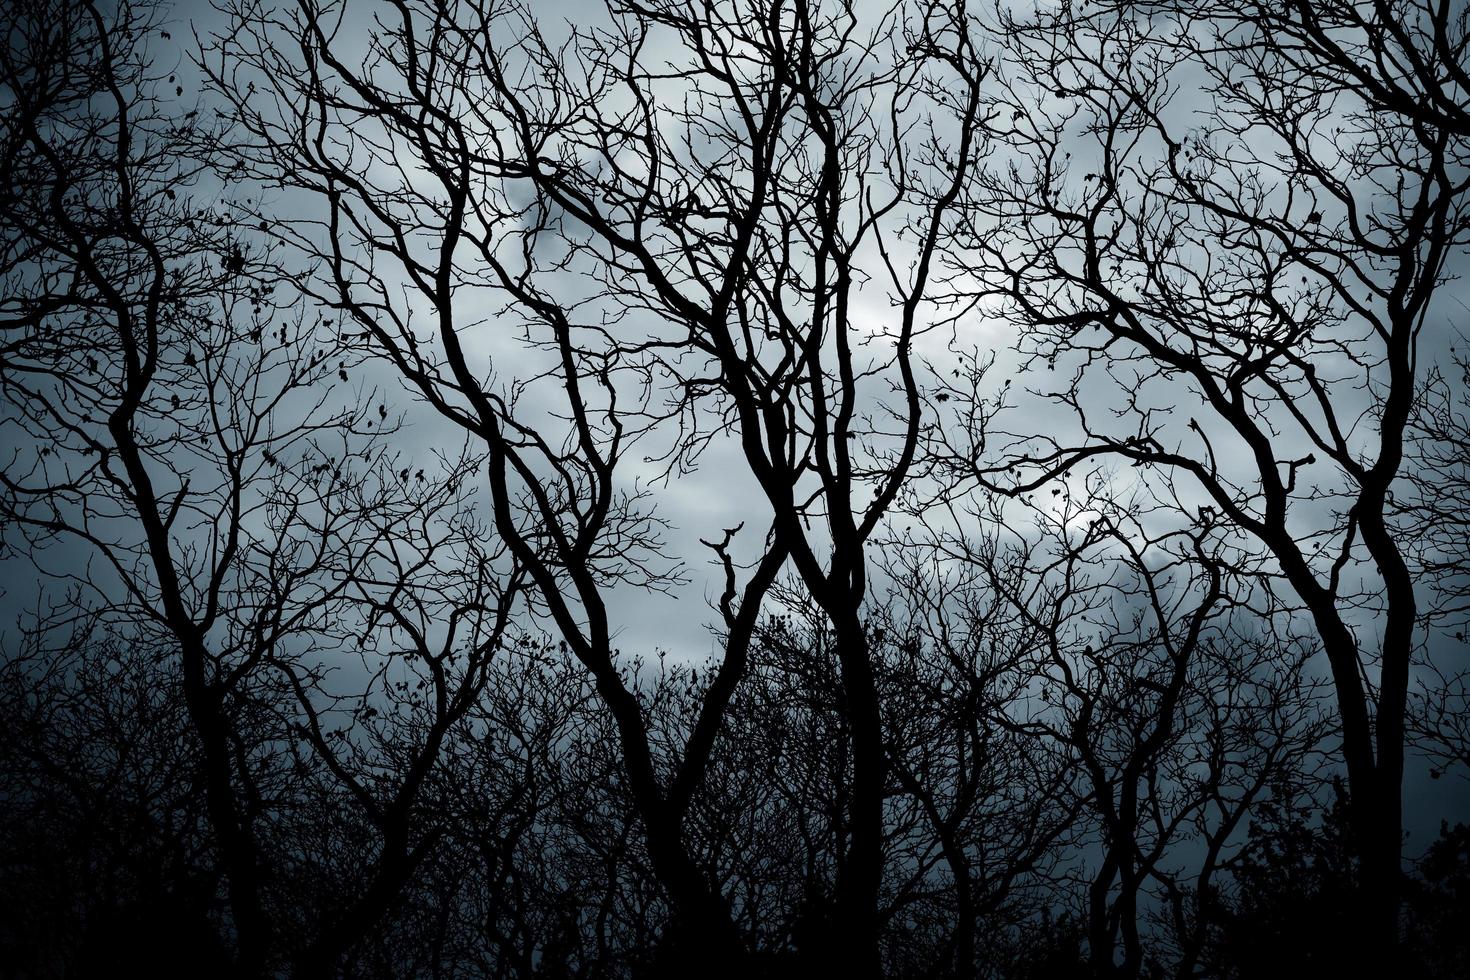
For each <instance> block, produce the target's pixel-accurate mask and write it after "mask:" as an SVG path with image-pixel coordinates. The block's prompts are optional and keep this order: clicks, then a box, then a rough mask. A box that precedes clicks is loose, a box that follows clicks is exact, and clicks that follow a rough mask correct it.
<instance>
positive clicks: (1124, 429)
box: [956, 4, 1467, 957]
mask: <svg viewBox="0 0 1470 980" xmlns="http://www.w3.org/2000/svg"><path fill="white" fill-rule="evenodd" d="M1385 6H1386V5H1385ZM1173 9H1174V10H1175V11H1176V13H1178V14H1180V15H1179V16H1173V17H1171V16H1159V17H1155V18H1154V19H1150V18H1149V15H1148V13H1147V11H1141V10H1134V9H1131V8H1130V9H1126V10H1125V9H1113V8H1104V9H1102V10H1101V11H1100V12H1098V13H1096V14H1093V13H1088V14H1086V15H1083V14H1081V13H1078V12H1075V11H1073V10H1071V9H1070V8H1067V9H1064V10H1063V11H1061V12H1060V13H1058V14H1056V15H1055V16H1050V15H1048V16H1046V17H1040V18H1038V19H1037V20H1035V21H1034V22H1030V23H1021V22H1013V23H1010V24H1009V25H1008V28H1007V34H1008V36H1009V38H1010V40H1011V43H1012V45H1013V50H1015V52H1016V58H1015V64H1016V66H1017V68H1016V75H1015V78H1014V81H1013V84H1012V87H1011V91H1010V94H1009V95H1008V96H1007V100H1008V101H1009V102H1010V104H1012V105H1014V106H1016V108H1015V110H1014V112H1013V113H1012V114H1011V117H1010V118H1011V129H1010V134H1009V135H1008V136H1007V137H1006V138H1005V141H1006V143H1007V144H1008V145H1009V147H1010V152H1011V153H1012V154H1014V155H1015V157H1016V158H1018V159H1019V160H1020V161H1022V162H1021V163H1020V164H1019V165H1018V166H1017V167H1015V168H1013V169H1012V170H1011V171H1009V172H1008V173H1007V172H1003V171H997V172H995V173H994V174H992V175H990V176H988V177H987V179H985V180H984V181H981V182H979V184H978V186H977V190H976V198H975V201H976V209H977V210H976V212H975V214H976V224H975V227H974V231H973V232H972V235H971V243H972V245H973V246H974V247H975V251H974V253H973V256H972V259H970V260H965V261H962V262H961V263H960V265H961V266H963V267H964V271H963V272H962V273H961V274H962V276H973V277H974V279H972V280H971V281H972V282H978V283H980V285H978V286H960V288H961V289H963V290H964V291H965V292H966V293H967V294H969V295H973V296H978V297H993V298H996V299H999V300H1000V301H1001V302H1002V303H1004V304H1006V309H1007V310H1008V311H1009V312H1010V313H1011V314H1012V315H1014V316H1015V317H1016V318H1017V319H1018V320H1019V321H1020V322H1022V323H1023V324H1025V325H1026V328H1027V332H1026V334H1025V337H1026V340H1025V348H1026V350H1027V351H1028V352H1029V355H1030V359H1029V361H1028V363H1030V364H1032V365H1036V366H1038V367H1045V368H1047V369H1050V370H1055V371H1057V372H1058V373H1059V374H1060V376H1061V380H1060V382H1059V383H1058V384H1055V385H1048V386H1045V387H1044V388H1043V389H1042V390H1043V391H1044V392H1045V393H1046V394H1047V395H1049V396H1050V398H1051V399H1052V400H1053V401H1054V402H1057V403H1059V404H1060V405H1061V406H1063V407H1064V408H1066V409H1067V410H1068V411H1069V412H1070V413H1071V415H1072V418H1073V419H1074V420H1075V429H1076V433H1077V435H1076V438H1075V439H1069V438H1068V437H1065V436H1064V437H1057V438H1049V439H1029V440H1028V439H1027V438H1025V436H1026V435H1029V434H1023V436H1022V437H1021V438H1019V439H1017V440H1016V441H1014V442H1012V443H1011V444H1010V446H1009V447H1008V450H1007V453H1008V455H1010V456H1012V461H1013V462H1014V463H1015V464H1017V465H1019V466H1020V467H1021V468H1022V469H1023V470H1025V471H1026V472H1025V474H1024V475H1022V476H1019V477H1017V478H1016V479H1015V481H1014V482H1010V483H1007V482H1006V481H1004V480H996V479H994V475H995V472H996V471H987V470H986V469H985V467H984V466H983V465H982V466H975V465H973V464H970V463H968V462H966V461H965V460H956V463H957V465H958V467H959V469H960V470H964V469H966V468H968V469H969V470H970V471H971V473H972V475H973V476H974V477H975V478H976V479H979V480H981V481H982V482H985V483H989V484H992V485H994V484H1004V487H1005V489H1006V490H1007V492H1018V491H1025V490H1029V489H1031V488H1034V487H1039V486H1041V485H1042V484H1044V483H1046V482H1048V481H1050V480H1053V479H1055V478H1057V477H1059V476H1061V475H1063V474H1065V473H1067V472H1069V471H1071V470H1073V469H1075V468H1076V467H1077V466H1078V465H1079V464H1081V463H1083V462H1084V461H1085V460H1088V459H1092V458H1095V457H1096V456H1098V455H1099V454H1108V455H1110V456H1112V457H1115V458H1119V459H1122V460H1124V461H1128V462H1131V463H1133V464H1134V465H1135V467H1137V468H1138V469H1137V470H1136V473H1137V475H1138V478H1139V479H1140V480H1142V481H1150V482H1152V483H1153V484H1154V486H1155V487H1156V488H1157V487H1158V485H1159V482H1160V481H1164V482H1165V484H1166V486H1165V487H1164V488H1163V489H1161V490H1160V491H1159V492H1160V493H1161V496H1162V499H1164V500H1171V501H1173V502H1175V503H1176V505H1177V506H1176V507H1175V511H1176V513H1175V516H1174V518H1173V519H1174V520H1175V521H1176V522H1188V523H1189V524H1193V525H1195V526H1198V527H1201V528H1211V527H1213V528H1215V529H1216V530H1215V531H1214V532H1213V533H1214V534H1216V535H1219V536H1220V539H1221V541H1222V543H1223V542H1225V541H1227V540H1228V541H1229V542H1230V543H1231V545H1232V546H1233V547H1235V548H1236V549H1238V551H1237V555H1236V557H1234V558H1231V559H1229V564H1230V565H1231V566H1232V567H1234V568H1236V569H1238V570H1239V571H1240V572H1242V573H1245V572H1249V571H1250V570H1252V569H1253V570H1255V572H1256V573H1258V574H1261V575H1264V576H1266V577H1267V578H1268V579H1270V580H1271V581H1272V582H1274V583H1279V584H1280V585H1281V586H1282V587H1283V595H1288V596H1295V598H1296V601H1298V602H1299V603H1300V608H1301V613H1302V615H1304V616H1306V617H1308V618H1309V619H1310V620H1311V621H1312V622H1313V623H1314V625H1315V629H1316V632H1317V636H1318V639H1319V642H1320V644H1321V648H1322V651H1323V653H1324V655H1325V657H1326V660H1327V663H1328V666H1329V669H1330V671H1331V675H1332V678H1333V684H1334V688H1335V694H1336V700H1337V705H1338V714H1339V718H1340V720H1341V725H1342V737H1341V752H1342V759H1343V761H1344V763H1345V765H1346V768H1347V770H1348V778H1349V783H1350V790H1351V794H1352V799H1353V807H1354V812H1355V814H1356V816H1355V819H1354V827H1355V833H1356V834H1357V840H1358V844H1359V847H1360V850H1361V853H1362V855H1363V866H1362V868H1363V871H1362V873H1363V875H1364V877H1365V881H1366V883H1367V886H1368V887H1367V892H1366V894H1368V895H1369V896H1371V897H1372V898H1373V900H1374V901H1376V902H1378V903H1379V907H1378V910H1377V913H1376V919H1375V921H1376V922H1377V926H1376V932H1375V937H1374V939H1373V942H1374V944H1376V948H1377V950H1378V953H1376V954H1375V955H1379V956H1384V957H1392V955H1393V953H1392V952H1391V951H1392V950H1393V949H1394V943H1395V940H1394V936H1395V933H1396V922H1397V908H1398V900H1397V898H1396V895H1397V883H1398V880H1399V875H1400V870H1399V860H1400V859H1399V854H1400V849H1401V846H1402V807H1401V784H1402V780H1403V770H1404V752H1405V744H1406V740H1405V709H1406V704H1407V697H1408V687H1409V674H1410V662H1411V660H1412V659H1413V657H1414V655H1415V652H1416V650H1417V649H1418V648H1419V646H1420V644H1421V643H1422V638H1423V637H1422V634H1421V633H1419V632H1418V624H1419V600H1418V597H1417V595H1416V588H1415V582H1414V577H1413V573H1412V570H1411V568H1410V565H1409V562H1408V556H1407V553H1406V542H1405V540H1404V539H1403V537H1402V536H1401V535H1399V534H1396V533H1395V529H1394V524H1393V521H1392V520H1391V516H1392V510H1391V505H1390V503H1389V494H1390V489H1391V487H1392V486H1393V485H1394V483H1395V481H1396V480H1398V479H1399V478H1400V476H1401V474H1402V472H1403V469H1404V460H1405V449H1406V437H1407V428H1408V424H1409V420H1410V418H1411V416H1412V413H1413V407H1414V404H1415V400H1416V396H1417V392H1418V379H1417V376H1416V364H1417V358H1418V349H1419V343H1420V338H1421V336H1422V334H1423V332H1424V330H1425V329H1426V327H1427V326H1428V325H1431V324H1433V323H1434V322H1435V319H1436V317H1437V316H1440V315H1442V314H1440V313H1439V312H1438V308H1437V307H1436V305H1435V302H1434V301H1435V296H1436V294H1437V292H1438V290H1439V287H1440V285H1441V284H1442V283H1443V281H1444V280H1445V278H1446V275H1447V273H1448V271H1449V268H1450V266H1449V263H1450V262H1451V261H1452V260H1453V258H1454V257H1455V256H1458V255H1459V254H1461V251H1462V249H1463V246H1464V244H1465V240H1466V230H1467V229H1466V211H1465V205H1466V197H1465V182H1464V173H1463V169H1462V167H1461V166H1460V163H1461V162H1462V160H1463V152H1464V150H1463V137H1462V135H1461V134H1460V133H1459V132H1458V130H1457V129H1456V128H1454V127H1453V125H1451V123H1450V121H1449V120H1448V117H1445V116H1444V115H1443V112H1442V111H1440V110H1445V108H1446V104H1444V103H1442V101H1441V100H1439V99H1438V98H1437V97H1436V98H1435V99H1423V100H1420V101H1421V102H1423V103H1428V104H1431V105H1435V106H1438V110H1437V113H1438V114H1436V113H1429V114H1428V115H1426V114H1425V113H1421V112H1415V113H1402V112H1398V111H1396V110H1395V111H1393V112H1389V113H1385V112H1382V111H1379V110H1380V108H1381V107H1383V106H1385V105H1386V103H1385V102H1384V101H1383V100H1384V98H1386V93H1387V89H1385V88H1383V86H1381V85H1377V84H1368V83H1365V82H1364V81H1363V80H1362V79H1361V78H1360V77H1359V76H1361V75H1362V74H1363V73H1368V74H1369V75H1370V76H1372V75H1373V73H1375V72H1390V71H1392V70H1393V69H1391V68H1390V67H1389V66H1390V65H1391V64H1392V63H1393V62H1392V58H1394V57H1397V56H1398V55H1390V54H1389V53H1388V51H1389V50H1390V49H1392V50H1394V51H1397V52H1398V53H1399V54H1402V55H1404V57H1406V58H1407V57H1410V56H1409V55H1408V54H1406V52H1419V54H1417V55H1414V57H1422V58H1423V59H1427V61H1426V62H1425V64H1428V65H1431V66H1434V67H1428V68H1425V69H1424V71H1425V73H1426V74H1421V75H1418V76H1417V77H1418V78H1419V80H1420V81H1424V80H1425V79H1427V78H1428V77H1430V76H1433V75H1435V74H1436V73H1437V72H1439V71H1441V70H1445V71H1450V72H1451V73H1452V74H1453V71H1455V70H1456V69H1445V68H1443V66H1442V65H1441V63H1440V62H1439V61H1438V60H1437V59H1438V58H1439V57H1440V55H1439V54H1435V53H1433V52H1441V53H1448V54H1453V53H1454V52H1456V51H1458V50H1459V48H1458V47H1457V45H1462V44H1463V41H1461V40H1456V36H1453V35H1446V34H1445V31H1448V30H1451V26H1450V25H1448V24H1447V23H1446V21H1445V19H1444V17H1443V16H1441V15H1442V14H1443V13H1444V12H1445V11H1446V10H1447V9H1448V8H1447V7H1444V6H1443V5H1441V7H1439V8H1436V9H1437V10H1438V12H1439V13H1438V14H1432V15H1426V16H1424V17H1420V18H1410V19H1408V20H1405V21H1402V22H1399V21H1395V20H1394V19H1393V18H1392V16H1391V15H1390V14H1388V13H1386V12H1385V11H1382V10H1377V8H1375V11H1376V12H1375V13H1372V14H1371V15H1367V14H1365V15H1364V16H1369V17H1370V19H1371V24H1369V23H1368V22H1363V23H1365V24H1367V26H1366V27H1364V29H1366V30H1369V35H1368V36H1367V37H1366V38H1364V37H1362V36H1360V37H1359V40H1357V41H1353V42H1352V43H1351V44H1350V45H1349V47H1347V48H1344V49H1342V50H1340V51H1339V52H1338V54H1337V55H1335V56H1333V58H1324V57H1322V54H1323V51H1325V49H1321V50H1318V49H1317V48H1314V47H1313V45H1314V44H1319V43H1320V44H1327V45H1330V44H1331V43H1332V42H1333V39H1334V38H1338V39H1340V37H1341V34H1340V31H1339V26H1338V25H1333V24H1332V23H1331V21H1332V18H1333V17H1334V16H1336V14H1334V13H1332V11H1336V12H1337V13H1338V14H1341V13H1343V11H1344V10H1346V9H1347V6H1346V5H1337V4H1324V5H1315V4H1290V5H1287V8H1285V9H1286V11H1287V12H1286V13H1285V14H1283V15H1281V16H1278V15H1277V14H1276V13H1274V12H1268V11H1266V8H1265V7H1264V6H1258V5H1254V4H1243V5H1234V4H1225V5H1223V7H1221V8H1220V9H1219V11H1218V12H1217V11H1216V9H1215V8H1214V7H1211V8H1210V9H1209V10H1205V9H1203V8H1200V9H1194V8H1192V7H1191V8H1190V9H1189V10H1187V11H1186V10H1184V9H1183V8H1182V7H1178V6H1176V7H1175V8H1173ZM1352 10H1353V11H1358V10H1359V8H1357V7H1353V8H1352ZM1217 13H1218V16H1217ZM1184 14H1188V16H1183V15H1184ZM1354 16H1356V14H1354ZM1293 18H1295V20H1293ZM1288 22H1290V23H1297V24H1298V25H1299V26H1300V24H1306V25H1307V30H1308V32H1309V33H1312V32H1317V33H1315V34H1314V35H1313V36H1314V37H1315V38H1316V40H1315V41H1313V42H1312V44H1306V43H1297V41H1298V40H1299V37H1298V35H1294V34H1292V33H1291V30H1289V29H1288V27H1287V26H1284V25H1287V24H1288ZM1319 28H1321V31H1318V29H1319ZM1343 30H1348V28H1347V27H1344V28H1343ZM1455 30H1458V28H1455ZM1374 32H1376V33H1374ZM1375 37H1377V38H1378V40H1376V41H1375V40H1374V38H1375ZM1385 45H1387V47H1385ZM1360 50H1361V51H1363V52H1369V53H1370V54H1371V53H1372V52H1375V51H1376V52H1378V54H1377V55H1375V56H1373V57H1369V58H1366V59H1365V58H1359V57H1358V56H1357V54H1356V53H1354V52H1358V51H1360ZM1344 52H1347V53H1344ZM1334 59H1335V60H1334ZM1411 60H1412V59H1411ZM1329 80H1330V81H1329ZM1379 81H1380V82H1385V83H1389V84H1390V87H1391V86H1392V85H1400V84H1405V85H1412V84H1416V83H1415V82H1413V81H1412V80H1411V79H1410V78H1409V77H1408V76H1403V77H1397V76H1396V77H1395V78H1394V79H1393V80H1391V82H1390V80H1387V79H1382V78H1380V79H1379ZM1186 84H1188V85H1190V86H1191V87H1192V88H1194V89H1197V90H1199V91H1201V93H1202V94H1201V97H1200V101H1199V102H1198V103H1197V104H1194V105H1189V104H1184V103H1183V102H1182V101H1181V100H1180V99H1179V98H1176V96H1177V95H1178V93H1179V92H1180V91H1181V89H1182V87H1183V86H1184V85H1186ZM982 215H983V216H985V217H983V218H982V217H981V216H982ZM991 222H994V223H995V224H994V226H993V227H992V226H991V225H990V223H991ZM956 282H957V285H958V280H957V281H956ZM1181 526H1185V525H1182V524H1181Z"/></svg>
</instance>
